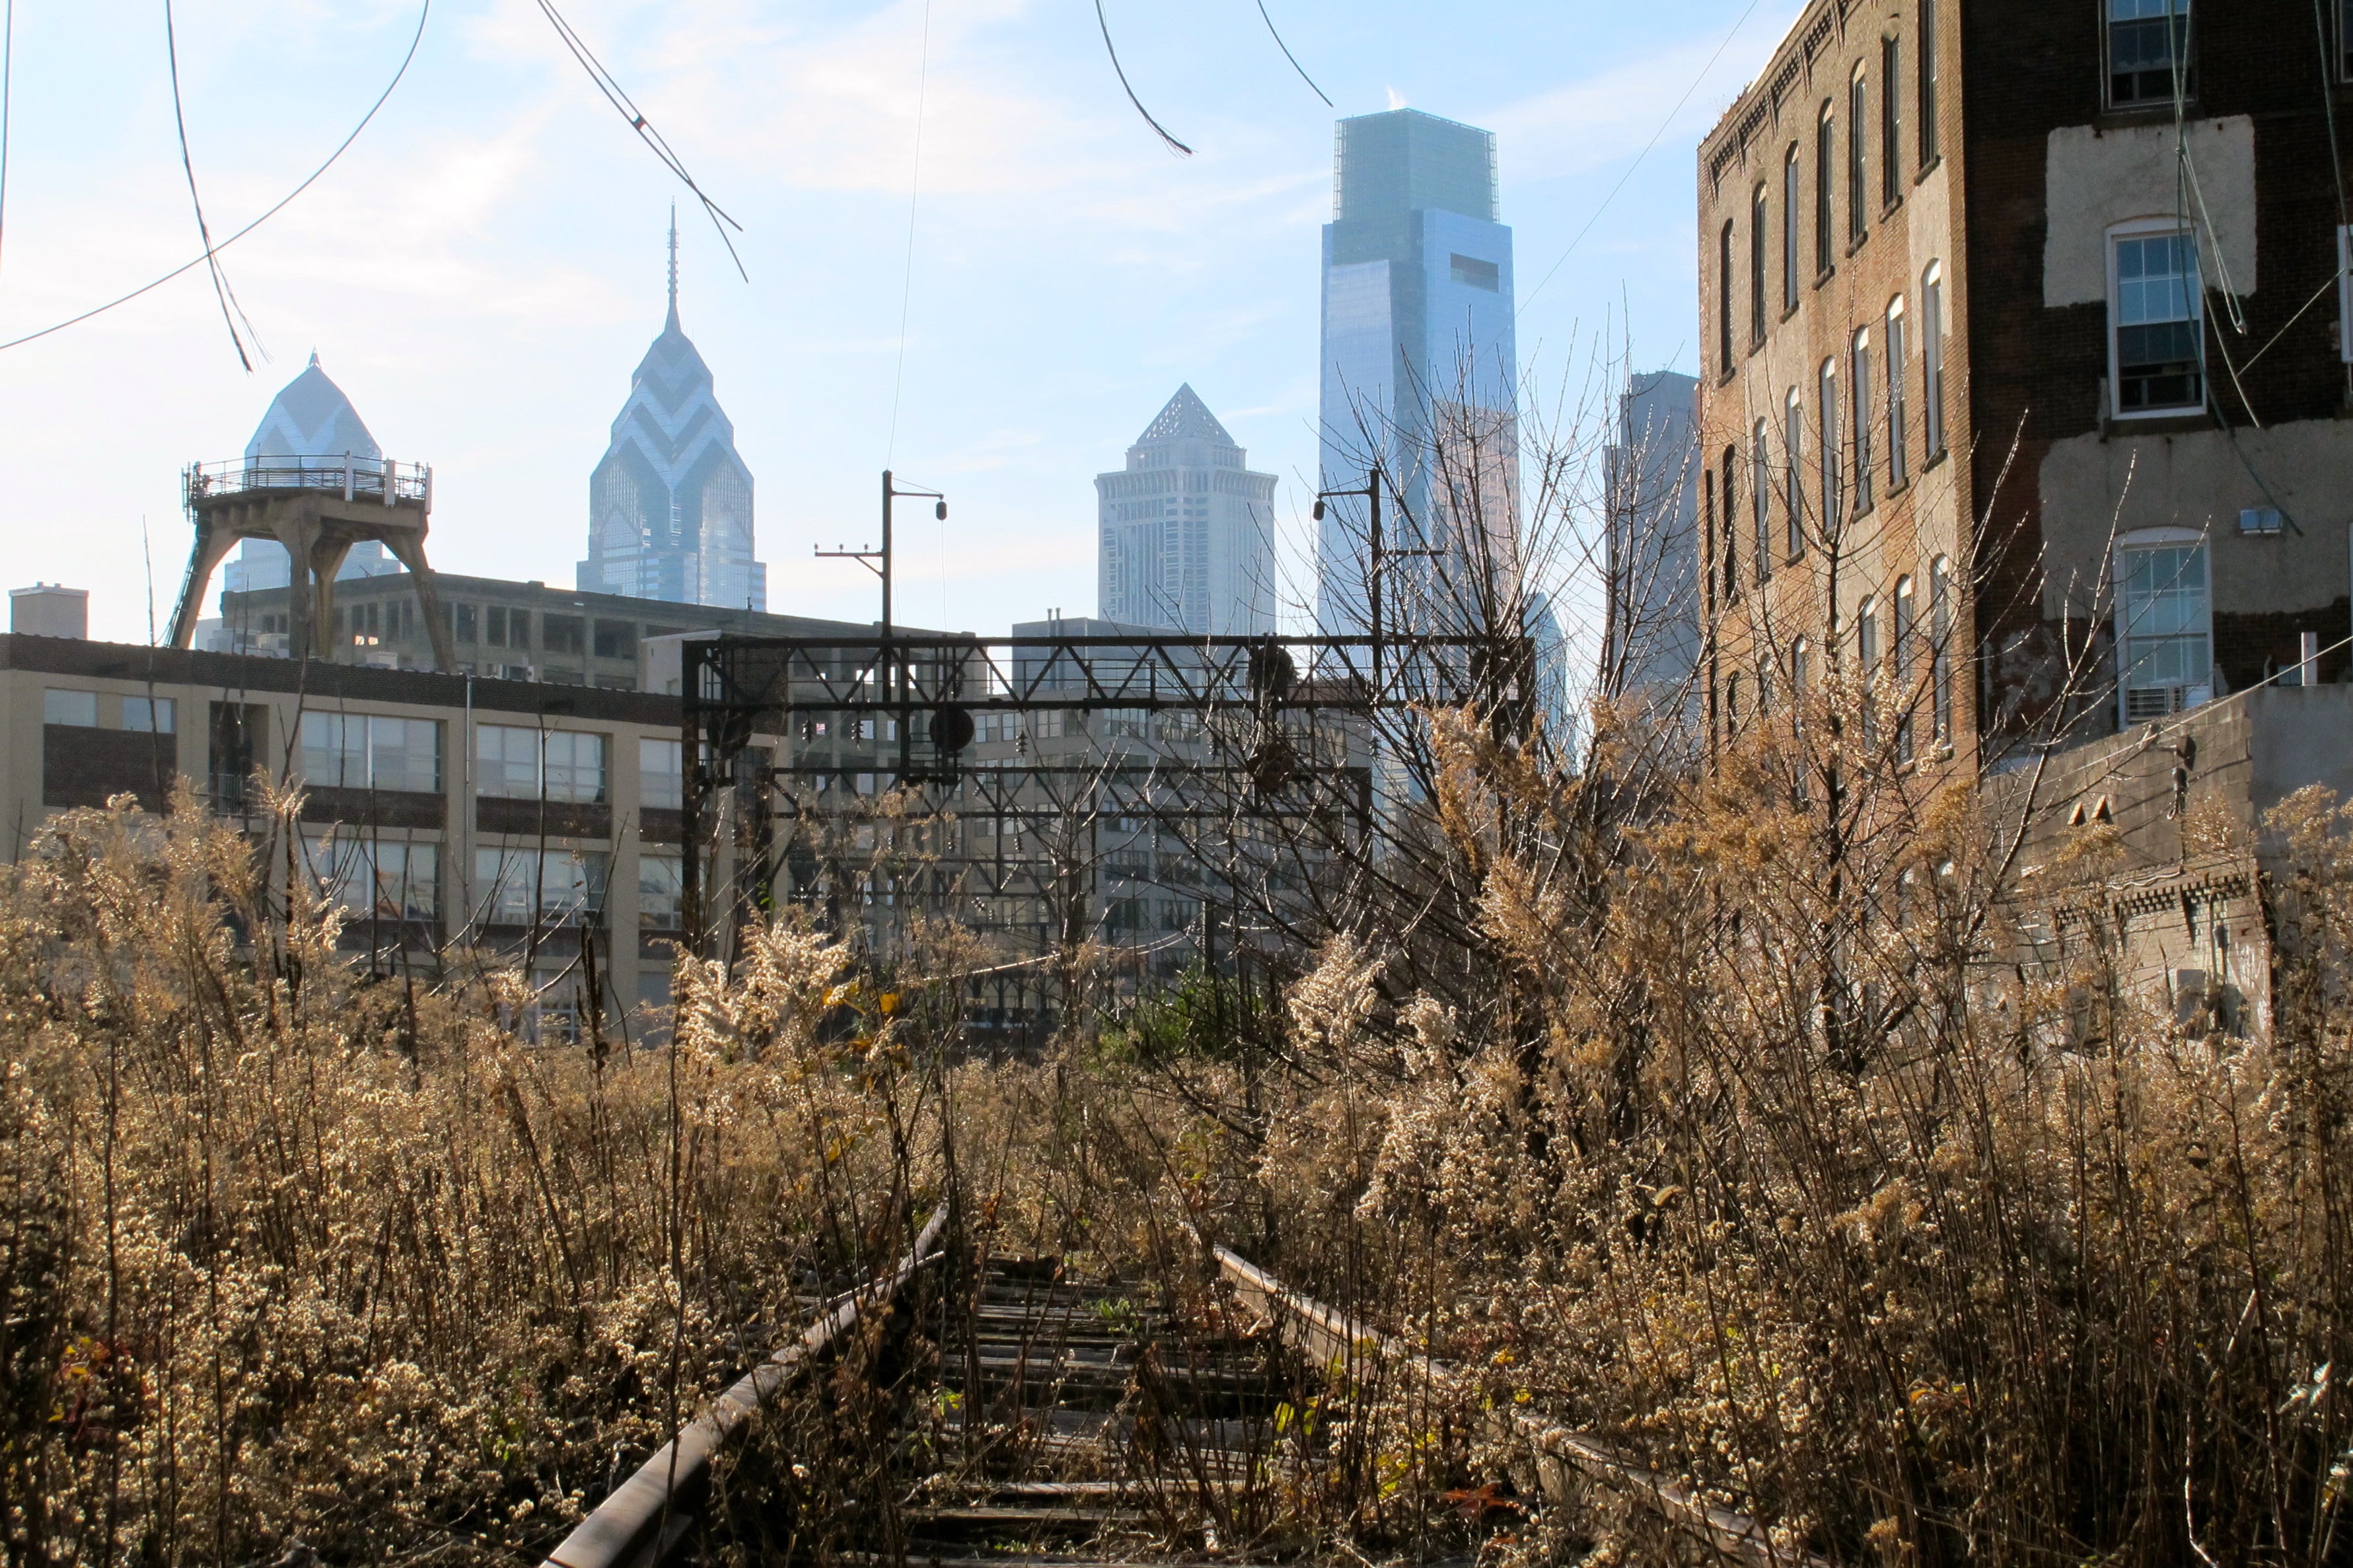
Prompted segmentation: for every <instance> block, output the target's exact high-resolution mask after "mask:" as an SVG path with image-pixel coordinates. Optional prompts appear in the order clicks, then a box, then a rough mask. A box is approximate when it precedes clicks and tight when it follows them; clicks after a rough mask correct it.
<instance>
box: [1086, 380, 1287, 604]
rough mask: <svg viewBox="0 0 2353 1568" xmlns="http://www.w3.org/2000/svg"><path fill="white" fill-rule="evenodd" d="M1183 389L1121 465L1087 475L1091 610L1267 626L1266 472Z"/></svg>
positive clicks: (1269, 496) (1269, 545) (1270, 553)
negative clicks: (1095, 549)
mask: <svg viewBox="0 0 2353 1568" xmlns="http://www.w3.org/2000/svg"><path fill="white" fill-rule="evenodd" d="M1247 456H1248V454H1246V453H1245V452H1244V451H1243V450H1242V448H1241V447H1240V444H1238V443H1237V442H1236V441H1235V440H1234V438H1233V437H1231V436H1229V435H1228V434H1227V433H1226V427H1225V426H1223V425H1220V424H1219V423H1218V416H1216V415H1214V414H1212V413H1210V412H1209V408H1208V405H1207V404H1205V403H1203V402H1202V401H1201V399H1200V396H1199V395H1198V394H1197V393H1195V392H1194V390H1193V389H1192V387H1191V386H1189V385H1187V386H1180V387H1178V388H1177V389H1176V396H1174V397H1172V398H1170V399H1169V400H1168V403H1167V405H1166V407H1164V408H1162V409H1161V410H1160V412H1159V413H1158V414H1157V415H1155V416H1154V417H1153V421H1152V423H1151V424H1149V425H1147V426H1145V429H1144V434H1143V435H1141V436H1138V437H1136V438H1135V445H1134V446H1133V447H1129V448H1128V449H1127V467H1126V468H1124V469H1121V470H1119V471H1117V472H1114V473H1108V474H1098V475H1096V476H1095V496H1096V505H1097V508H1098V510H1099V513H1100V516H1101V521H1102V528H1103V535H1102V544H1103V553H1102V554H1101V556H1099V557H1098V591H1097V594H1096V604H1097V605H1098V610H1097V613H1098V614H1099V615H1101V616H1103V619H1105V620H1107V621H1118V622H1121V623H1123V624H1124V625H1127V626H1167V627H1171V628H1173V629H1175V630H1176V631H1181V632H1189V633H1192V634H1194V635H1195V636H1206V637H1249V636H1252V635H1254V634H1256V633H1259V632H1271V631H1272V630H1274V487H1275V482H1276V481H1275V477H1274V476H1273V475H1272V474H1254V473H1251V472H1250V469H1249V468H1246V467H1244V460H1245V458H1246V457H1247Z"/></svg>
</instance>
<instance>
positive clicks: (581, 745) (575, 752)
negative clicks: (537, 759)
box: [546, 731, 605, 804]
mask: <svg viewBox="0 0 2353 1568" xmlns="http://www.w3.org/2000/svg"><path fill="white" fill-rule="evenodd" d="M546 754H547V798H548V799H550V800H569V801H580V802H583V803H589V804H593V803H596V802H599V801H602V800H603V799H604V798H605V737H604V736H602V735H584V734H581V733H579V732H578V731H555V732H554V733H552V734H550V735H549V736H548V737H547V753H546Z"/></svg>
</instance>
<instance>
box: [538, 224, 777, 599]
mask: <svg viewBox="0 0 2353 1568" xmlns="http://www.w3.org/2000/svg"><path fill="white" fill-rule="evenodd" d="M576 581H577V584H578V585H579V587H580V588H581V589H582V590H583V591H584V592H587V593H597V594H626V595H629V596H630V597H632V598H639V599H668V600H670V601H671V602H672V603H675V604H682V605H723V606H725V607H727V608H730V609H753V610H765V609H766V608H767V607H768V569H767V567H766V566H765V565H764V564H762V563H760V562H759V561H757V560H755V559H754V556H753V534H752V470H751V469H750V468H746V467H744V459H743V458H740V457H738V456H736V453H735V427H734V426H733V425H732V424H730V423H729V422H728V418H727V416H726V414H725V413H724V412H723V411H722V410H721V408H720V406H719V400H718V398H717V397H716V396H715V395H713V394H712V381H711V369H710V367H709V366H708V365H706V364H704V363H702V355H701V354H699V353H696V352H695V348H694V344H693V343H692V342H689V341H688V339H687V335H686V333H685V332H684V331H682V330H681V328H680V326H679V324H678V213H677V211H676V209H674V208H673V209H672V211H671V213H670V318H669V320H668V321H665V322H664V323H663V325H662V332H661V336H659V337H658V338H656V339H655V340H654V341H653V346H652V347H651V348H649V349H648V350H647V351H646V357H645V358H644V359H642V360H640V361H638V368H637V371H636V373H635V374H633V375H632V376H631V377H630V378H629V396H628V401H627V402H626V403H624V404H622V405H621V412H620V414H619V416H617V418H615V419H614V421H613V433H612V441H611V444H610V445H608V446H607V447H606V448H605V457H604V460H603V461H601V462H599V463H598V464H597V465H596V472H595V473H593V474H592V475H590V476H589V479H588V558H587V559H586V561H583V562H581V563H580V567H579V573H578V576H577V579H576Z"/></svg>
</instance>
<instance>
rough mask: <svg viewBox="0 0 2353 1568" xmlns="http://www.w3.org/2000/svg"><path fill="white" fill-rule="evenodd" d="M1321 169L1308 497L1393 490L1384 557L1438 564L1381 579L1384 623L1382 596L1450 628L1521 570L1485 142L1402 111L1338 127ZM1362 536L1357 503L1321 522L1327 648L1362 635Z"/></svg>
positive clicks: (1508, 262)
mask: <svg viewBox="0 0 2353 1568" xmlns="http://www.w3.org/2000/svg"><path fill="white" fill-rule="evenodd" d="M1335 161H1336V171H1335V182H1334V203H1333V208H1334V210H1333V218H1332V222H1330V223H1329V224H1327V225H1325V226H1324V311H1323V316H1324V320H1323V354H1322V362H1323V363H1322V409H1321V415H1320V437H1321V466H1322V474H1323V483H1322V487H1321V488H1323V489H1327V490H1332V489H1353V488H1356V487H1360V486H1363V485H1365V484H1366V483H1367V482H1368V479H1367V476H1368V475H1369V473H1370V472H1371V471H1372V470H1373V468H1375V467H1376V465H1378V467H1379V468H1381V469H1382V470H1383V471H1384V472H1385V474H1386V476H1387V478H1386V480H1385V484H1386V486H1387V487H1388V489H1390V490H1391V491H1392V493H1391V494H1389V495H1388V496H1386V497H1385V498H1384V501H1383V507H1384V518H1383V522H1384V529H1383V531H1384V534H1385V540H1384V542H1385V544H1386V545H1387V546H1388V547H1390V548H1422V549H1432V548H1434V549H1440V550H1443V551H1445V552H1446V555H1445V556H1444V557H1443V558H1441V560H1440V562H1439V563H1437V564H1436V565H1433V564H1432V563H1431V562H1430V560H1429V559H1428V558H1406V559H1408V560H1409V561H1410V562H1411V564H1410V565H1409V567H1408V568H1407V569H1406V570H1405V572H1403V573H1402V574H1394V573H1386V567H1385V574H1386V575H1387V576H1388V582H1387V584H1385V587H1384V591H1383V592H1384V601H1383V602H1384V614H1385V616H1389V618H1396V617H1395V615H1394V614H1393V613H1392V612H1391V611H1390V610H1389V609H1388V605H1389V604H1390V603H1391V597H1390V596H1391V595H1397V596H1398V602H1399V603H1400V604H1401V605H1405V606H1407V607H1408V610H1409V614H1408V618H1419V619H1424V620H1427V619H1431V618H1433V617H1434V618H1437V619H1448V618H1452V619H1458V620H1459V619H1461V618H1462V617H1464V616H1468V615H1469V614H1470V613H1471V607H1470V606H1469V605H1464V604H1461V603H1460V602H1458V601H1460V600H1461V598H1462V597H1463V596H1464V595H1465V594H1466V593H1467V592H1468V590H1469V588H1470V585H1471V584H1472V583H1484V584H1495V583H1497V582H1504V583H1513V582H1514V581H1515V577H1516V572H1517V568H1518V562H1517V528H1518V525H1517V515H1518V493H1519V481H1518V425H1517V419H1516V417H1515V412H1514V411H1515V408H1516V405H1517V397H1516V389H1517V376H1518V350H1517V347H1516V345H1515V342H1514V331H1513V298H1514V296H1513V279H1512V231H1511V230H1510V229H1509V228H1506V227H1505V226H1504V225H1503V224H1502V223H1500V222H1498V221H1497V218H1498V213H1499V208H1498V204H1497V198H1496V179H1495V139H1494V136H1493V133H1492V132H1485V131H1479V130H1475V129H1473V128H1472V127H1471V126H1468V125H1458V124H1456V123H1455V122H1454V121H1449V120H1440V119H1439V118H1437V117H1436V116H1434V115H1429V114H1424V113H1421V112H1420V111H1419V110H1410V109H1399V110H1390V111H1389V112H1388V113H1385V114H1368V115H1362V116H1358V117H1356V118H1355V119H1351V120H1344V121H1340V124H1339V129H1338V145H1337V153H1336V160H1335ZM1369 524H1370V519H1369V516H1368V515H1367V509H1366V503H1365V501H1364V500H1361V499H1342V500H1333V501H1331V502H1330V503H1329V504H1327V506H1326V509H1325V510H1324V521H1323V527H1322V529H1321V531H1320V532H1319V535H1318V538H1317V571H1318V581H1317V586H1316V618H1317V621H1318V623H1319V624H1320V625H1321V626H1323V627H1324V629H1325V630H1326V631H1329V632H1332V633H1335V634H1345V633H1352V632H1354V633H1361V632H1362V631H1364V630H1365V629H1366V627H1367V626H1368V625H1369V623H1370V613H1369V612H1370V598H1369V593H1370V585H1371V580H1372V578H1373V576H1374V575H1375V573H1374V571H1373V562H1372V559H1371V556H1370V553H1369V549H1368V537H1367V536H1368V532H1369ZM1417 589H1419V592H1417ZM1432 592H1435V593H1436V594H1437V595H1438V597H1439V599H1440V601H1442V602H1440V603H1437V604H1431V603H1430V602H1429V595H1430V593H1432ZM1509 596H1510V595H1505V597H1507V598H1508V597H1509Z"/></svg>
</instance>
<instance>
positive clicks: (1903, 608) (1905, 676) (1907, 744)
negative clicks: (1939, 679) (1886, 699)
mask: <svg viewBox="0 0 2353 1568" xmlns="http://www.w3.org/2000/svg"><path fill="white" fill-rule="evenodd" d="M1914 622H1915V613H1914V605H1913V595H1912V579H1911V578H1909V577H1898V578H1897V579H1895V647H1894V658H1893V660H1892V661H1891V664H1890V667H1889V669H1890V673H1891V674H1892V676H1893V677H1894V680H1893V685H1894V691H1895V700H1896V702H1897V704H1898V706H1897V708H1896V710H1895V760H1896V761H1897V762H1899V763H1908V762H1910V761H1911V760H1912V656H1913V644H1914V643H1915V641H1917V640H1918V638H1917V628H1916V627H1915V624H1914Z"/></svg>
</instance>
